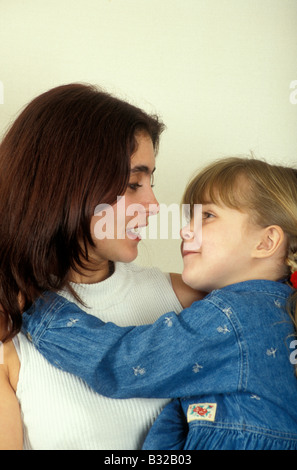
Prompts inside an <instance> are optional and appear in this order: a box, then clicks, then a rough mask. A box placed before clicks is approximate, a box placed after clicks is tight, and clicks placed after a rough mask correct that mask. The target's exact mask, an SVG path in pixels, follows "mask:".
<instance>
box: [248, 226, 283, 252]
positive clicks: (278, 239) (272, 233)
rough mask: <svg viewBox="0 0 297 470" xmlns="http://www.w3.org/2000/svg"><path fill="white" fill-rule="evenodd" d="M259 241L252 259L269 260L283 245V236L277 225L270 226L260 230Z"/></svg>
mask: <svg viewBox="0 0 297 470" xmlns="http://www.w3.org/2000/svg"><path fill="white" fill-rule="evenodd" d="M260 237H261V239H260V241H259V243H258V244H257V246H256V248H255V249H254V252H253V257H254V258H269V257H270V256H272V255H274V254H275V253H276V252H277V251H278V249H279V248H280V247H281V246H282V245H283V242H284V240H285V234H284V231H283V229H282V228H281V227H279V226H278V225H270V226H269V227H265V228H264V229H262V230H261V233H260Z"/></svg>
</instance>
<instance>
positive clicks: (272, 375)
mask: <svg viewBox="0 0 297 470" xmlns="http://www.w3.org/2000/svg"><path fill="white" fill-rule="evenodd" d="M183 202H184V203H187V204H191V207H192V209H193V208H194V205H195V204H202V205H203V206H202V216H203V220H202V244H201V246H199V243H197V239H198V238H199V236H200V234H197V233H193V220H191V222H190V224H189V225H188V226H187V227H186V228H185V229H184V230H183V231H182V237H183V248H182V254H183V260H184V270H183V274H182V276H183V279H184V281H185V282H186V283H187V284H188V285H190V286H191V287H192V288H195V289H199V290H204V291H207V292H208V293H209V294H208V295H207V296H206V297H205V298H204V299H203V300H201V301H198V302H195V303H194V304H193V305H192V306H191V307H190V308H187V309H185V310H183V311H182V312H181V313H180V314H179V315H176V314H175V313H173V312H170V313H167V314H165V315H163V316H162V317H160V318H159V319H158V320H157V321H156V322H155V323H154V324H153V325H145V326H139V327H126V328H121V327H118V326H116V325H114V324H112V323H106V324H104V323H103V322H101V321H100V320H99V319H97V318H95V317H91V316H88V315H85V314H84V313H82V312H81V310H80V309H79V308H78V307H77V306H76V305H74V304H72V303H69V302H67V301H66V300H65V299H64V298H62V297H59V296H55V294H52V293H50V294H48V295H45V297H44V298H40V299H39V300H38V301H37V302H36V303H35V305H33V306H32V308H31V309H30V310H29V311H28V312H27V313H26V314H24V318H23V321H24V328H25V330H26V331H27V334H28V337H29V338H30V340H31V341H33V342H34V344H35V346H36V347H37V349H38V350H39V351H40V352H41V353H42V354H43V355H44V356H45V357H46V358H47V359H48V360H49V361H51V362H52V363H53V364H55V365H56V366H58V367H60V368H63V369H65V370H67V371H69V372H71V373H73V374H78V375H80V377H82V378H83V379H84V380H86V381H87V382H88V383H89V385H90V386H91V387H93V388H94V390H96V391H97V392H99V393H101V394H103V395H107V396H110V397H117V398H128V397H171V398H179V400H176V401H173V402H172V403H171V404H169V405H168V407H165V409H164V410H163V412H162V413H161V414H160V416H159V418H158V419H157V421H156V422H155V425H154V426H153V428H152V430H151V432H150V434H149V436H148V438H147V440H146V443H145V446H144V448H146V449H149V448H150V449H295V450H296V449H297V407H296V399H297V381H296V378H295V374H294V366H293V365H292V364H291V362H290V354H291V353H292V350H290V344H291V341H292V339H293V336H294V333H295V329H294V321H293V320H291V315H292V316H294V314H296V287H297V285H296V271H297V171H296V170H294V169H291V168H284V167H280V166H273V165H269V164H267V163H265V162H262V161H258V160H255V159H241V158H230V159H225V160H222V161H219V162H216V163H214V164H211V165H210V166H209V167H207V168H206V169H205V170H204V171H202V172H201V173H200V174H198V176H197V177H196V178H194V180H193V181H192V182H191V183H190V185H189V186H188V188H187V190H186V192H185V196H184V200H183ZM185 240H186V241H187V244H186V245H185V243H184V241H185ZM185 246H186V248H185ZM289 279H291V283H292V284H290V283H289V282H287V281H288V280H289ZM31 314H32V315H31Z"/></svg>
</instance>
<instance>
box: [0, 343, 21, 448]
mask: <svg viewBox="0 0 297 470" xmlns="http://www.w3.org/2000/svg"><path fill="white" fill-rule="evenodd" d="M1 347H3V346H1ZM9 349H10V346H9V344H8V345H7V346H6V345H5V346H4V363H3V364H0V450H22V449H23V431H22V421H21V412H20V407H19V403H18V400H17V397H16V394H15V391H14V389H13V386H12V385H11V382H10V374H9V357H10V351H9ZM1 357H2V354H1Z"/></svg>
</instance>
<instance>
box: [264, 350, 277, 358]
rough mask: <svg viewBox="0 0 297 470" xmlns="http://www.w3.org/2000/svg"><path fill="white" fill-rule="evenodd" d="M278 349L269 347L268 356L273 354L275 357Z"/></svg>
mask: <svg viewBox="0 0 297 470" xmlns="http://www.w3.org/2000/svg"><path fill="white" fill-rule="evenodd" d="M276 351H277V349H274V348H270V349H267V351H266V354H267V356H273V357H274V358H275V353H276Z"/></svg>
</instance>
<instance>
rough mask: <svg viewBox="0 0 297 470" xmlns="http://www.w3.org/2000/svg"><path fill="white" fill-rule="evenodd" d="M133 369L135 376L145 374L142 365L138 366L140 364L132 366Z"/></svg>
mask: <svg viewBox="0 0 297 470" xmlns="http://www.w3.org/2000/svg"><path fill="white" fill-rule="evenodd" d="M133 370H134V375H136V376H137V375H144V374H145V368H144V367H140V366H137V367H133Z"/></svg>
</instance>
